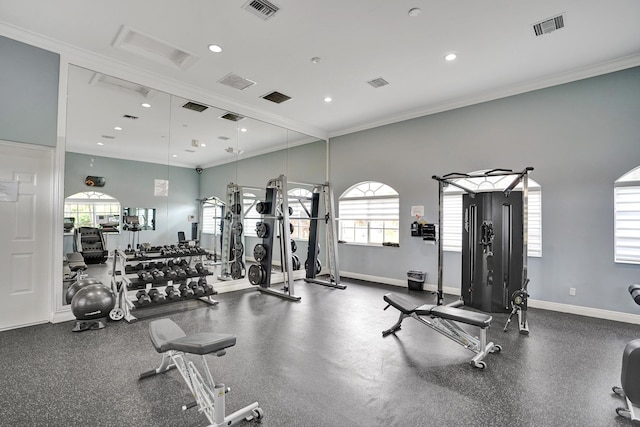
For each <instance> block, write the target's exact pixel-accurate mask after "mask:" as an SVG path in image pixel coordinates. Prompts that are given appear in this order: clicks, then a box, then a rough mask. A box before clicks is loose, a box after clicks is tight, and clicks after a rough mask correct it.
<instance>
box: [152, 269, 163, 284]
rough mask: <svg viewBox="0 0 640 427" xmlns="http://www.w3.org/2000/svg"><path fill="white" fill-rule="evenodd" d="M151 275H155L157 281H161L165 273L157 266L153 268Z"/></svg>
mask: <svg viewBox="0 0 640 427" xmlns="http://www.w3.org/2000/svg"><path fill="white" fill-rule="evenodd" d="M151 275H152V276H153V279H154V280H155V281H161V280H163V279H164V273H163V272H162V271H160V270H158V269H157V268H154V269H153V270H151Z"/></svg>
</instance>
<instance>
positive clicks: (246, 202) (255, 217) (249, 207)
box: [242, 193, 262, 237]
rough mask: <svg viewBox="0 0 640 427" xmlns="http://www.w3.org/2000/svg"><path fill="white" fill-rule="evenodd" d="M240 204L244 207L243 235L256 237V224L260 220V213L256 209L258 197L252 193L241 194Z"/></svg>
mask: <svg viewBox="0 0 640 427" xmlns="http://www.w3.org/2000/svg"><path fill="white" fill-rule="evenodd" d="M242 197H243V198H242V204H243V207H244V231H243V233H244V235H245V236H253V237H258V235H257V234H256V224H257V223H259V222H260V221H262V215H260V214H259V213H258V211H257V210H256V204H257V203H258V202H259V200H258V197H256V195H255V194H253V193H243V194H242Z"/></svg>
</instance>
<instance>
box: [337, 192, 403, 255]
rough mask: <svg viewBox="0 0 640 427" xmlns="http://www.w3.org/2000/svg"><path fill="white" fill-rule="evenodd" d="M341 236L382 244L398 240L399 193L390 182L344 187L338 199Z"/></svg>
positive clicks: (347, 239) (358, 241) (346, 240)
mask: <svg viewBox="0 0 640 427" xmlns="http://www.w3.org/2000/svg"><path fill="white" fill-rule="evenodd" d="M338 209H339V211H340V214H339V216H340V222H339V224H340V240H341V241H343V242H346V243H359V244H365V245H381V244H383V243H396V244H397V243H399V242H400V233H399V217H400V197H399V195H398V192H397V191H395V190H394V189H393V188H391V187H390V186H388V185H386V184H383V183H380V182H375V181H367V182H362V183H360V184H356V185H354V186H353V187H351V188H349V189H348V190H347V191H345V192H344V193H343V194H342V196H340V199H339V201H338Z"/></svg>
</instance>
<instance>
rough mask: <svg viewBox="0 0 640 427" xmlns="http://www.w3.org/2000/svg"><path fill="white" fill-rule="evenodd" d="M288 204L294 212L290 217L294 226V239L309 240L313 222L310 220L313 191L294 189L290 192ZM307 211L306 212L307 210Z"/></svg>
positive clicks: (292, 235) (292, 234)
mask: <svg viewBox="0 0 640 427" xmlns="http://www.w3.org/2000/svg"><path fill="white" fill-rule="evenodd" d="M288 193H289V198H288V200H287V203H288V204H289V207H290V208H291V210H292V211H293V213H292V214H291V215H290V217H291V219H290V220H289V221H290V222H291V225H293V232H292V233H291V238H292V239H300V240H309V226H310V225H311V220H309V219H303V218H308V217H309V214H308V213H307V212H309V213H310V212H311V196H312V194H311V191H309V190H307V189H304V188H292V189H291V190H289V192H288ZM305 209H306V210H305Z"/></svg>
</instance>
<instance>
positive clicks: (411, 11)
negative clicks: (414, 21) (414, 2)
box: [409, 7, 422, 18]
mask: <svg viewBox="0 0 640 427" xmlns="http://www.w3.org/2000/svg"><path fill="white" fill-rule="evenodd" d="M420 12H422V11H421V10H420V8H419V7H414V8H411V9H409V16H411V17H412V18H413V17H415V16H418V15H420Z"/></svg>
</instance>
